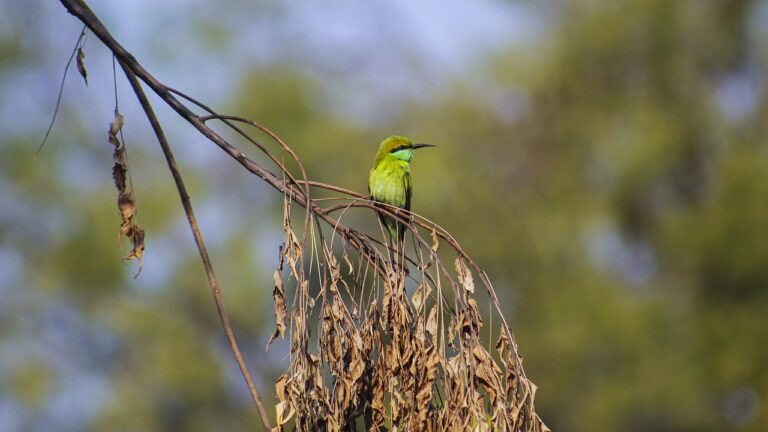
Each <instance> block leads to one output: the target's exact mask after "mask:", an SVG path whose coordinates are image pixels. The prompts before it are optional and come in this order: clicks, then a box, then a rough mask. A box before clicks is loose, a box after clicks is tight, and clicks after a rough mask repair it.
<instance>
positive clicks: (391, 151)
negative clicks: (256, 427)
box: [389, 145, 407, 153]
mask: <svg viewBox="0 0 768 432" xmlns="http://www.w3.org/2000/svg"><path fill="white" fill-rule="evenodd" d="M405 148H407V147H405V146H404V145H401V146H397V147H395V148H393V149H392V150H390V151H389V152H390V153H397V152H399V151H400V150H403V149H405Z"/></svg>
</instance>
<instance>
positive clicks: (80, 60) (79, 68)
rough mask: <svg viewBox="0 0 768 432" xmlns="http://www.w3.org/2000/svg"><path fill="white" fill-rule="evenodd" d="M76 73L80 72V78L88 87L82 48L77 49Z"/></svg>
mask: <svg viewBox="0 0 768 432" xmlns="http://www.w3.org/2000/svg"><path fill="white" fill-rule="evenodd" d="M77 71H78V72H80V76H82V77H83V80H85V85H86V86H88V71H86V70H85V53H84V52H83V47H80V48H78V49H77Z"/></svg>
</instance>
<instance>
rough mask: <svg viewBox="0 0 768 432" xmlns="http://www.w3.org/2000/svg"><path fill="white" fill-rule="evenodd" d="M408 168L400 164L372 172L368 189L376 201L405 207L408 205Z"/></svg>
mask: <svg viewBox="0 0 768 432" xmlns="http://www.w3.org/2000/svg"><path fill="white" fill-rule="evenodd" d="M407 174H408V168H407V167H403V166H400V165H399V164H386V165H383V164H382V165H379V166H378V167H376V168H374V169H372V170H371V173H370V176H369V179H368V189H369V190H370V192H371V197H372V198H373V199H374V200H375V201H379V202H383V203H385V204H389V205H393V206H397V207H404V206H405V203H406V193H407V191H406V185H405V176H406V175H407Z"/></svg>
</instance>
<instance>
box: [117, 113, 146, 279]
mask: <svg viewBox="0 0 768 432" xmlns="http://www.w3.org/2000/svg"><path fill="white" fill-rule="evenodd" d="M122 128H123V116H122V115H121V114H120V113H119V112H118V111H117V110H115V119H114V120H113V121H112V123H110V124H109V143H110V144H112V145H113V146H114V147H115V150H114V152H113V154H112V158H113V160H114V163H115V164H114V165H113V166H112V178H113V179H114V180H115V187H116V188H117V208H118V209H119V210H120V235H121V236H125V237H126V238H128V240H129V241H130V242H131V250H130V251H129V252H128V254H127V255H126V256H125V257H123V260H124V261H128V260H134V259H135V260H137V261H138V262H139V270H138V272H137V273H136V276H138V275H139V273H141V267H142V255H143V253H144V230H143V229H141V228H140V227H139V225H138V223H137V222H136V201H135V199H134V196H133V188H132V187H131V184H130V177H129V175H128V162H127V159H126V155H125V145H123V143H122V142H120V140H119V139H118V136H117V135H118V133H119V132H120V130H121V129H122ZM136 276H134V277H136Z"/></svg>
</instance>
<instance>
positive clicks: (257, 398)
mask: <svg viewBox="0 0 768 432" xmlns="http://www.w3.org/2000/svg"><path fill="white" fill-rule="evenodd" d="M120 66H121V67H122V68H123V71H125V76H126V77H128V81H129V82H130V83H131V87H133V91H134V93H135V94H136V98H137V99H138V100H139V103H140V104H141V107H142V109H143V110H144V112H145V113H146V114H147V119H149V123H150V124H151V125H152V130H153V131H154V132H155V136H157V140H158V142H159V143H160V147H161V148H162V149H163V155H164V156H165V160H166V162H168V169H169V170H170V171H171V174H172V175H173V180H174V182H175V183H176V188H177V189H178V191H179V198H181V205H182V206H183V207H184V213H185V214H186V215H187V222H188V223H189V228H190V230H192V235H193V236H194V237H195V244H196V245H197V250H198V251H199V252H200V259H201V260H202V262H203V268H205V274H206V275H207V276H208V284H209V285H210V287H211V293H212V294H213V301H214V303H215V304H216V311H217V312H218V313H219V320H220V321H221V326H222V327H223V328H224V333H225V334H226V337H227V343H228V344H229V347H230V348H231V349H232V354H233V355H234V356H235V361H236V362H237V365H238V367H240V372H241V373H242V374H243V379H245V382H246V384H247V385H248V391H249V392H250V393H251V397H252V398H253V401H254V403H255V404H256V407H257V409H258V410H259V416H261V421H262V423H263V425H264V429H265V430H267V431H268V430H270V429H271V428H272V427H271V426H270V424H269V417H268V416H267V411H266V410H265V409H264V403H263V402H262V401H261V395H260V394H259V391H258V390H256V386H255V385H254V384H253V379H252V378H251V373H250V372H249V371H248V367H247V366H246V364H245V360H244V359H243V355H242V354H241V353H240V348H239V346H238V344H237V340H236V339H235V333H234V332H233V331H232V325H231V324H230V322H229V315H227V311H226V309H225V307H224V299H223V298H222V295H221V287H220V286H219V282H218V280H217V279H216V274H215V273H214V271H213V264H211V258H210V257H209V256H208V249H207V248H206V247H205V241H204V240H203V235H202V234H201V233H200V226H199V225H198V224H197V218H196V217H195V212H194V210H193V209H192V202H191V201H190V199H189V194H188V193H187V188H186V186H185V185H184V180H183V179H182V177H181V172H179V167H178V166H177V165H176V158H175V157H174V156H173V152H172V151H171V147H170V145H168V140H167V139H166V137H165V133H164V132H163V129H162V127H161V126H160V122H159V121H158V120H157V117H156V116H155V112H154V110H153V109H152V105H151V104H150V103H149V100H148V99H147V96H146V95H145V94H144V90H142V88H141V84H139V81H138V80H137V79H136V75H134V73H133V71H131V70H130V69H129V68H128V67H126V66H125V64H124V63H122V62H120Z"/></svg>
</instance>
